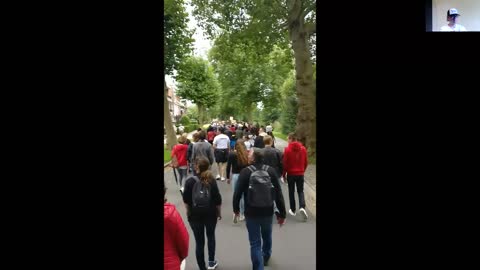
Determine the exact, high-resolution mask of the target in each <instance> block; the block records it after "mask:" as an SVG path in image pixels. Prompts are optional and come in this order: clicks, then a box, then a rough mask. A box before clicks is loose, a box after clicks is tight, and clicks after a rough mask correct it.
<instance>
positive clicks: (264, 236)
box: [245, 216, 273, 270]
mask: <svg viewBox="0 0 480 270" xmlns="http://www.w3.org/2000/svg"><path fill="white" fill-rule="evenodd" d="M245 220H246V225H247V230H248V240H249V241H250V257H251V259H252V265H253V270H263V257H265V258H266V259H267V260H268V259H269V258H270V256H272V225H273V216H267V217H246V219H245ZM262 240H263V245H262Z"/></svg>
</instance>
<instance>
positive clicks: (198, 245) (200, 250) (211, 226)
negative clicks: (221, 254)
mask: <svg viewBox="0 0 480 270" xmlns="http://www.w3.org/2000/svg"><path fill="white" fill-rule="evenodd" d="M189 223H190V227H191V228H192V231H193V236H194V237H195V256H196V257H197V264H198V267H199V268H200V270H207V266H206V264H205V252H204V251H205V229H206V231H207V242H208V243H207V246H208V261H214V260H215V227H216V226H217V220H212V221H208V222H198V221H190V222H189Z"/></svg>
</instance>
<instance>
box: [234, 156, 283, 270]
mask: <svg viewBox="0 0 480 270" xmlns="http://www.w3.org/2000/svg"><path fill="white" fill-rule="evenodd" d="M262 155H263V151H261V150H254V151H253V156H252V157H251V159H252V161H253V165H250V166H248V167H246V168H244V169H242V170H241V171H240V176H239V177H238V182H237V186H236V188H235V192H234V194H233V212H234V214H235V215H239V214H240V198H241V197H242V195H243V196H245V221H246V225H247V230H248V239H249V240H250V257H251V260H252V265H253V270H263V267H264V266H266V265H268V261H269V259H270V257H271V256H272V223H273V215H274V213H273V202H274V201H275V203H276V205H277V207H278V210H279V212H278V213H276V216H277V222H278V224H279V225H280V226H282V225H283V224H285V217H286V210H285V201H284V200H283V194H282V188H281V186H280V182H279V180H278V179H279V175H278V173H277V171H276V170H275V169H274V168H272V167H270V166H268V165H265V164H264V163H263V160H262ZM262 240H263V245H262Z"/></svg>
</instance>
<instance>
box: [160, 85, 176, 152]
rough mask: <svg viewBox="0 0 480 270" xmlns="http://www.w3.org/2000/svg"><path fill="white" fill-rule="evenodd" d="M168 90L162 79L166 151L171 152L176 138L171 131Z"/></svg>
mask: <svg viewBox="0 0 480 270" xmlns="http://www.w3.org/2000/svg"><path fill="white" fill-rule="evenodd" d="M167 95H168V89H167V83H166V82H165V78H164V79H163V121H164V127H165V132H166V133H167V149H170V150H172V148H173V146H174V145H175V144H176V142H177V136H176V135H175V130H174V129H173V123H172V116H171V115H170V110H169V107H168V99H167Z"/></svg>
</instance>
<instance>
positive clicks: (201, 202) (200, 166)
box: [183, 157, 222, 270]
mask: <svg viewBox="0 0 480 270" xmlns="http://www.w3.org/2000/svg"><path fill="white" fill-rule="evenodd" d="M209 166H210V162H209V160H208V159H207V158H205V157H199V158H198V159H197V162H196V163H195V170H196V174H197V175H198V176H191V177H190V178H188V179H187V181H186V182H185V190H184V191H183V202H184V203H185V207H186V209H187V218H188V222H189V223H190V227H191V228H192V231H193V235H194V237H195V243H196V250H195V255H196V257H197V264H198V267H199V268H200V270H206V269H215V268H217V266H218V261H217V260H216V259H215V227H216V225H217V220H220V219H222V216H221V211H220V208H221V205H222V196H221V195H220V191H219V189H218V186H217V182H216V181H215V179H214V178H213V174H212V172H211V171H209V170H208V168H209ZM204 231H206V233H207V246H208V268H207V266H206V265H205V256H204V249H205V234H204Z"/></svg>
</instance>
